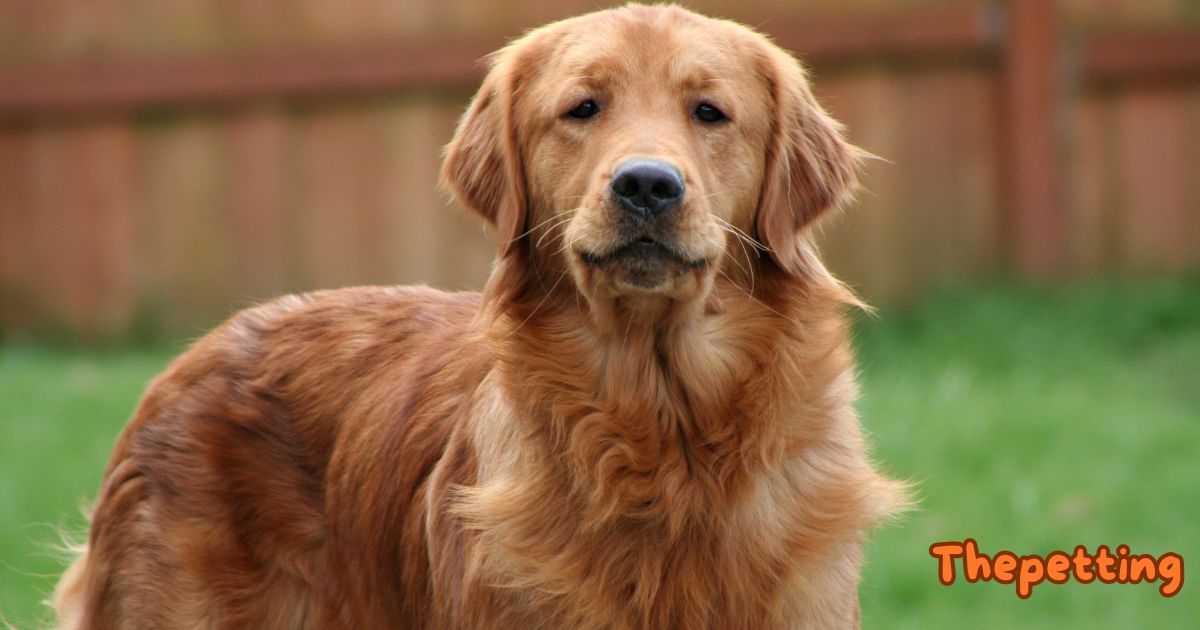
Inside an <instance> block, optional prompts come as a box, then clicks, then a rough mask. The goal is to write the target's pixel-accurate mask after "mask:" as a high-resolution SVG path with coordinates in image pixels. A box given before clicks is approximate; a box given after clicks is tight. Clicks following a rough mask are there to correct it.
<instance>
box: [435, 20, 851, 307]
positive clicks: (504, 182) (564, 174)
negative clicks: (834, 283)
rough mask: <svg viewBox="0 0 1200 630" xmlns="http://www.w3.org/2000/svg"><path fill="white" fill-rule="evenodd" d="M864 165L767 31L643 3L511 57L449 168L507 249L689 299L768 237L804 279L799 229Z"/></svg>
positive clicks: (578, 280)
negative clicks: (764, 33)
mask: <svg viewBox="0 0 1200 630" xmlns="http://www.w3.org/2000/svg"><path fill="white" fill-rule="evenodd" d="M856 161H857V153H856V150H855V149H854V148H853V147H851V146H849V145H848V144H846V143H845V142H844V140H843V139H842V137H841V134H840V131H839V128H838V125H837V123H835V122H834V121H833V120H832V119H830V118H829V117H828V116H827V115H826V114H825V113H824V111H823V110H821V108H820V107H819V106H818V105H817V103H816V102H815V100H814V99H813V97H812V94H811V92H810V90H809V87H808V83H807V79H806V78H805V75H804V73H803V71H802V70H801V68H800V66H799V65H798V64H797V63H796V62H795V60H794V59H792V58H791V57H790V56H789V55H787V54H786V53H784V52H782V51H781V50H779V49H778V48H776V47H775V46H774V45H772V44H771V43H769V42H768V41H767V40H766V39H765V38H763V37H762V36H760V35H757V34H755V33H753V32H751V31H749V30H748V29H746V28H744V27H741V26H739V25H736V24H733V23H730V22H723V21H717V20H711V19H708V18H704V17H701V16H698V15H695V14H693V13H690V12H687V11H685V10H682V9H679V8H677V7H641V6H634V5H631V6H627V7H625V8H622V9H616V10H612V11H604V12H600V13H594V14H591V15H586V16H583V17H580V18H575V19H572V20H567V21H564V22H559V23H557V24H553V25H551V26H548V27H545V28H543V29H540V30H537V31H534V32H532V33H530V34H529V35H527V36H526V37H524V38H523V39H521V40H519V41H517V42H515V43H514V44H512V45H511V46H509V47H508V48H506V49H504V50H502V51H500V52H499V53H497V55H496V56H495V58H494V63H493V67H492V70H491V72H490V73H489V75H488V78H487V79H486V80H485V83H484V85H483V87H482V88H481V89H480V91H479V93H478V94H477V96H476V98H475V101H474V102H473V103H472V106H471V108H470V109H469V110H468V112H467V114H466V115H465V116H464V119H463V122H462V124H461V126H460V128H459V131H458V134H457V135H456V137H455V139H454V141H453V142H452V143H451V144H450V146H449V147H448V152H447V159H446V164H445V167H444V171H443V175H444V178H445V180H446V181H447V182H448V184H449V185H450V186H451V187H452V188H453V189H454V190H456V191H457V192H458V194H459V196H460V197H461V198H462V199H463V200H464V201H465V203H466V204H467V205H468V206H470V207H472V208H474V209H475V210H476V211H478V212H480V213H481V214H483V215H484V216H485V217H486V218H488V220H489V221H491V222H492V223H494V224H495V225H496V227H497V231H498V235H499V238H500V239H501V255H507V254H509V253H511V252H513V251H514V250H515V249H517V248H521V247H525V248H527V251H528V252H529V254H530V258H529V259H530V260H532V261H534V264H536V265H538V267H539V268H541V269H544V270H547V271H549V272H551V273H553V274H554V275H559V276H561V275H563V274H567V273H569V274H570V276H571V277H572V278H573V280H574V282H575V285H576V288H577V289H578V290H579V292H580V293H581V294H582V295H583V296H585V297H587V298H588V299H589V300H596V299H606V298H614V297H618V298H620V297H624V298H638V297H653V298H663V297H665V298H670V299H671V300H691V299H695V298H700V297H703V296H704V295H705V294H706V293H707V291H708V288H709V287H710V286H711V284H712V282H713V281H714V279H716V278H718V277H726V278H728V277H729V276H730V275H731V274H736V273H738V270H739V269H741V270H743V271H745V270H746V266H747V265H752V264H756V263H755V261H753V260H752V259H751V257H752V254H748V248H753V247H755V246H759V245H761V246H762V247H763V248H765V249H766V250H768V251H769V252H770V260H772V261H774V264H776V265H778V266H780V267H782V268H784V269H785V270H788V271H789V272H792V273H798V272H800V271H801V270H800V265H801V264H802V263H801V256H800V254H799V252H797V251H796V248H797V247H798V245H797V239H796V237H797V234H798V232H799V230H801V229H802V228H803V227H804V226H805V225H807V224H808V223H809V222H810V221H811V220H812V219H814V218H815V217H816V216H817V215H818V214H820V213H821V212H823V211H824V210H825V209H827V208H829V207H831V206H834V205H836V204H837V203H839V202H840V201H841V199H842V198H843V197H844V196H845V195H846V194H847V193H848V192H849V190H850V189H851V187H852V185H853V182H854V171H855V166H856ZM739 239H741V242H739ZM627 301H636V299H633V300H627Z"/></svg>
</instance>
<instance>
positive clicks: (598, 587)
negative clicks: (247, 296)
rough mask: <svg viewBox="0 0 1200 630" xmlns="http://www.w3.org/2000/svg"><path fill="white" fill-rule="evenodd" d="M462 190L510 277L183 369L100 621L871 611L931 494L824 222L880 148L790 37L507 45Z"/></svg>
mask: <svg viewBox="0 0 1200 630" xmlns="http://www.w3.org/2000/svg"><path fill="white" fill-rule="evenodd" d="M490 62H491V65H490V70H489V72H488V74H487V77H486V79H485V80H484V82H483V85H482V86H481V87H480V89H479V92H478V93H477V94H476V96H475V98H474V101H473V102H472V103H471V105H470V107H469V109H468V110H467V112H466V113H465V115H464V116H463V119H462V122H461V124H460V125H459V127H458V130H457V133H456V135H455V137H454V138H453V140H452V141H451V142H450V144H449V146H448V147H447V150H446V155H445V162H444V168H443V172H442V175H443V179H444V181H445V184H446V185H447V186H448V187H449V188H450V189H452V190H453V191H454V192H455V193H456V194H457V195H458V197H459V199H461V201H462V202H463V204H464V205H466V206H468V207H469V208H471V209H472V210H474V211H475V212H477V213H478V214H480V215H482V216H483V218H484V219H486V220H487V222H488V223H490V224H491V225H492V226H493V227H494V229H495V232H496V235H497V238H498V241H499V243H500V245H499V252H498V255H497V259H496V263H495V267H494V269H493V272H492V274H491V277H490V279H489V280H488V282H487V284H486V286H485V288H484V290H483V291H482V293H444V292H440V291H436V290H433V289H429V288H424V287H386V288H354V289H344V290H335V291H323V292H317V293H310V294H306V295H300V296H291V297H285V298H283V299H280V300H277V301H275V302H272V303H269V304H266V305H264V306H260V307H257V308H252V309H249V310H246V311H243V312H241V313H238V314H237V315H235V316H233V317H232V318H231V319H230V320H229V321H227V322H226V323H225V324H223V325H222V326H221V327H220V328H218V329H217V330H215V331H214V332H212V333H210V334H209V335H208V336H206V337H204V338H203V339H202V340H200V341H199V342H198V343H196V344H195V345H194V346H193V347H192V348H191V349H190V350H188V351H187V352H186V353H184V354H183V355H182V356H180V357H179V358H178V359H177V360H175V362H174V363H172V364H171V365H170V367H168V368H167V370H166V371H165V372H164V373H163V374H162V375H161V376H159V377H158V378H157V379H156V380H155V381H154V382H153V383H152V384H151V385H150V387H149V389H148V391H147V392H146V394H145V396H144V397H143V399H142V400H141V402H140V404H139V406H138V408H137V411H136V412H135V414H134V417H133V419H132V420H131V421H130V423H129V425H128V427H127V428H126V429H125V431H124V432H123V434H122V435H121V437H120V438H119V440H118V441H117V444H116V447H115V448H114V451H113V454H112V458H111V460H110V462H109V464H108V467H107V470H106V471H105V473H104V481H103V485H102V486H101V488H100V491H99V496H98V498H97V500H96V502H95V505H94V510H93V513H92V515H91V530H90V536H89V540H88V542H87V545H86V548H85V549H84V550H82V551H81V553H80V555H79V557H78V558H77V559H76V560H75V562H74V564H73V565H72V566H71V567H70V568H69V569H68V570H67V572H66V574H65V575H64V576H63V578H62V580H61V582H60V584H59V585H58V589H57V591H56V594H55V605H56V608H57V612H58V616H59V620H60V623H61V624H62V626H63V627H66V628H104V629H117V628H137V629H145V628H285V629H292V628H352V629H361V628H366V629H374V628H380V629H387V628H554V629H559V628H682V629H698V628H747V629H760V628H848V627H855V626H857V625H858V617H859V605H858V598H857V594H856V591H857V585H858V581H859V568H860V564H861V560H862V546H863V542H864V537H865V534H866V532H867V530H868V529H869V528H870V527H871V526H872V525H873V524H875V523H877V522H878V521H879V520H880V519H881V517H884V516H885V515H887V514H889V513H891V512H893V511H895V510H896V509H898V508H899V507H900V506H901V505H902V503H903V489H902V487H901V486H900V485H899V484H897V483H895V482H892V481H888V480H886V479H884V478H883V477H881V476H880V475H878V474H877V473H876V472H875V470H874V469H873V467H872V465H871V462H870V460H869V458H868V455H867V449H866V446H865V444H864V440H863V437H862V433H861V430H860V426H859V423H858V421H857V419H856V416H855V413H854V410H853V408H852V404H853V401H854V398H855V392H856V384H855V375H854V366H853V361H852V355H851V349H850V345H849V343H848V339H847V326H846V322H845V317H846V311H848V310H849V309H851V308H853V307H854V306H855V305H856V304H857V302H856V300H855V298H854V296H853V295H852V293H851V292H850V291H849V290H848V289H846V288H845V287H844V286H843V285H842V284H840V283H839V282H838V281H837V280H836V279H835V278H834V277H833V276H832V275H830V273H829V272H828V271H826V269H825V268H824V267H823V266H822V264H821V261H820V260H819V259H818V257H817V253H816V250H815V249H814V246H813V245H812V242H811V237H810V234H809V232H810V231H811V230H810V229H809V228H810V226H811V225H812V223H813V221H814V220H816V219H817V218H818V217H819V216H821V215H822V214H823V213H825V212H827V211H829V210H830V209H831V208H834V207H836V206H838V205H839V204H840V203H842V202H843V201H845V200H846V198H847V197H848V196H849V195H850V194H851V192H852V190H853V188H854V186H855V181H856V178H855V173H856V170H857V168H858V164H859V162H860V161H861V159H862V156H863V155H864V154H863V153H862V152H861V151H859V150H857V149H855V148H854V147H853V146H851V145H850V144H848V143H847V142H846V140H845V139H844V138H843V136H842V133H841V130H840V127H839V125H838V123H836V122H835V121H834V120H833V119H831V118H830V117H829V116H828V115H827V114H826V113H825V111H824V110H823V109H822V108H821V107H820V105H818V104H817V102H816V100H815V99H814V98H813V94H812V92H811V90H810V87H809V83H808V80H807V78H806V75H805V72H804V71H803V70H802V68H801V66H800V65H799V64H798V63H797V62H796V60H795V59H793V58H792V57H791V56H790V55H788V54H787V53H785V52H783V51H781V50H780V49H779V48H777V47H776V46H775V45H773V44H772V43H771V42H770V41H769V40H768V39H767V38H765V37H763V36H761V35H758V34H756V33H754V32H752V31H751V30H749V29H747V28H745V27H743V26H739V25H737V24H734V23H731V22H725V21H719V20H713V19H708V18H705V17H701V16H699V15H696V14H693V13H690V12H688V11H686V10H683V9H680V8H678V7H673V6H653V7H648V6H637V5H630V6H626V7H623V8H619V9H615V10H608V11H601V12H598V13H594V14H590V15H585V16H582V17H577V18H573V19H568V20H564V21H562V22H558V23H555V24H551V25H549V26H546V27H543V28H540V29H538V30H535V31H532V32H530V33H528V34H527V35H526V36H524V37H523V38H521V39H520V40H518V41H516V42H514V43H512V44H511V45H509V46H507V47H506V48H504V49H503V50H501V51H499V52H497V53H495V54H494V55H493V56H492V57H491V58H490Z"/></svg>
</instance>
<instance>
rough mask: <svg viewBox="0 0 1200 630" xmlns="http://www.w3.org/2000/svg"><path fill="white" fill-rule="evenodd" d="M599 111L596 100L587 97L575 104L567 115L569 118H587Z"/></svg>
mask: <svg viewBox="0 0 1200 630" xmlns="http://www.w3.org/2000/svg"><path fill="white" fill-rule="evenodd" d="M599 113H600V106H599V105H597V104H596V101H593V100H592V99H590V98H589V99H588V100H586V101H584V102H582V103H580V104H578V105H576V106H575V109H572V110H571V111H569V112H567V115H568V116H570V117H571V118H577V119H579V120H587V119H588V118H591V117H592V116H595V115H596V114H599Z"/></svg>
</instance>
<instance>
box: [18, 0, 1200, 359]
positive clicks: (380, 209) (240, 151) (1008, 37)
mask: <svg viewBox="0 0 1200 630" xmlns="http://www.w3.org/2000/svg"><path fill="white" fill-rule="evenodd" d="M690 4H691V5H692V6H694V7H695V8H697V9H698V10H701V11H704V12H707V13H711V14H720V15H726V16H730V17H734V18H737V19H740V20H742V21H744V22H747V23H750V24H753V25H756V26H758V27H759V28H760V29H761V30H763V31H765V32H768V33H770V34H772V35H773V36H774V37H775V38H776V40H777V41H778V42H780V43H781V44H782V45H784V46H785V47H787V48H789V49H792V50H794V51H796V52H798V53H799V54H800V55H801V56H802V57H804V58H805V59H806V60H807V61H808V62H809V63H810V64H811V65H812V66H814V68H815V73H816V77H817V88H818V92H819V93H820V96H821V98H822V100H823V101H824V102H825V103H826V105H827V106H828V107H829V108H830V109H831V110H832V111H833V113H834V114H835V116H837V117H838V118H840V119H841V120H843V121H844V122H846V123H847V125H848V126H849V129H850V135H851V137H852V139H853V140H854V141H855V142H857V143H858V144H860V145H862V146H863V147H865V148H867V149H868V150H870V151H872V152H874V153H876V154H877V155H880V156H883V157H884V158H886V159H887V160H888V161H887V162H876V163H873V164H872V165H871V166H870V168H869V171H868V173H867V174H866V178H865V180H866V184H867V192H866V193H865V194H864V195H863V197H862V198H861V200H860V202H859V203H858V204H857V205H856V206H854V207H853V208H851V209H850V210H849V211H848V212H847V213H846V214H845V215H844V216H843V217H841V218H839V219H838V220H836V221H834V222H832V223H831V224H830V225H829V226H827V228H826V229H825V234H824V243H825V249H826V250H827V252H828V255H829V258H830V260H831V266H832V267H833V268H834V269H835V270H836V271H837V272H839V273H840V274H841V275H842V276H844V277H846V278H847V279H849V280H850V281H851V282H853V283H854V284H856V285H857V286H859V287H860V288H861V289H862V290H863V292H864V293H866V294H867V296H868V297H869V298H872V299H877V300H884V301H887V300H896V299H904V298H906V297H909V296H913V295H918V294H920V292H921V291H922V290H924V289H925V288H927V287H929V286H930V285H933V284H936V283H940V282H945V281H949V280H964V281H969V280H972V279H977V278H981V277H986V276H990V275H994V274H996V273H1002V272H1006V271H1019V272H1023V273H1027V274H1030V275H1033V276H1035V277H1042V278H1051V279H1054V278H1061V277H1066V276H1078V275H1083V274H1090V273H1095V272H1100V271H1108V270H1120V271H1128V272H1132V273H1138V272H1147V271H1156V270H1170V269H1180V268H1184V267H1188V266H1192V265H1195V264H1197V263H1200V26H1197V25H1196V24H1195V23H1189V22H1187V21H1186V15H1185V12H1184V10H1183V9H1181V8H1179V7H1180V6H1182V5H1181V4H1180V3H1176V2H1169V1H1167V0H1162V1H1159V0H1150V1H1147V2H1132V1H1124V0H1069V1H1067V0H1064V1H1062V2H1058V3H1054V2H1048V1H1045V0H1010V1H1007V2H970V1H960V2H934V1H925V2H899V1H891V2H888V1H884V0H873V1H871V0H860V1H858V2H839V3H834V2H815V3H809V4H807V5H804V6H803V7H802V8H794V7H793V6H792V5H791V4H790V3H785V2H781V1H780V2H772V1H771V0H747V1H744V2H739V3H736V5H733V4H730V5H728V6H727V5H725V4H722V3H720V2H716V1H701V0H698V1H696V2H694V3H690ZM1177 5H1179V6H1177ZM591 8H594V5H593V3H590V2H584V1H582V0H572V1H570V2H548V1H547V2H537V3H528V4H521V5H518V6H516V7H512V6H510V5H508V4H507V3H485V2H483V1H482V0H476V1H472V2H466V3H462V4H457V5H454V4H446V3H435V2H423V1H422V2H417V1H413V2H396V1H394V0H388V1H384V0H354V1H353V2H343V3H327V2H318V1H317V0H313V1H312V2H300V3H285V2H282V1H281V0H280V1H275V0H272V1H271V2H262V3H240V2H229V1H226V0H207V1H203V2H149V1H147V0H97V1H96V2H94V3H87V4H83V3H77V2H70V0H45V1H43V2H37V3H33V2H23V1H19V0H18V1H15V2H10V3H8V4H0V331H7V332H8V333H14V334H20V333H22V332H26V331H31V332H46V331H51V332H52V331H69V332H72V333H75V334H80V335H83V336H87V337H106V336H113V335H122V334H127V333H129V332H130V331H131V330H134V329H137V330H142V331H146V330H149V331H158V332H160V333H163V334H169V335H179V334H183V335H191V334H195V333H198V332H200V331H201V330H202V329H203V328H204V327H206V326H208V325H210V324H211V323H212V322H213V321H214V320H215V319H217V318H219V317H222V316H223V315H225V314H227V313H228V312H229V311H230V310H231V309H233V308H236V307H238V306H241V305H245V304H247V303H250V302H253V301H255V300H258V299H262V298H265V297H269V296H271V295H274V294H278V293H281V292H285V291H295V290H302V289H308V288H315V287H328V286H340V285H346V284H355V283H393V282H405V283H407V282H426V283H429V284H434V285H438V286H443V287H449V288H474V287H478V286H479V285H480V284H481V283H482V280H483V278H484V277H485V275H486V273H487V269H488V265H489V261H490V260H491V255H492V245H491V243H490V242H489V241H488V240H487V238H486V237H485V235H484V234H483V231H482V229H481V228H480V227H479V225H478V224H477V223H476V222H475V220H474V219H473V218H471V217H468V216H466V215H465V213H462V212H461V211H458V210H456V209H455V208H454V207H453V206H452V205H451V204H449V203H448V202H447V201H446V200H445V199H444V198H443V197H442V196H441V195H440V194H439V193H438V192H437V191H436V189H435V180H436V172H437V166H438V156H439V153H440V151H439V149H440V146H441V145H442V144H444V143H445V141H446V140H448V139H449V137H450V134H451V131H452V129H453V125H454V122H455V119H456V117H457V115H458V114H459V112H460V111H461V109H462V108H463V106H464V105H465V103H466V100H467V99H468V98H469V96H470V94H471V91H472V89H473V87H474V86H475V84H476V83H477V81H478V80H479V78H480V76H481V67H480V65H479V64H478V63H477V60H478V59H479V57H481V56H482V55H483V54H484V53H486V52H487V51H489V50H492V49H494V48H496V47H498V46H499V45H501V44H502V43H503V41H504V39H505V37H511V36H513V35H517V34H519V33H520V32H521V30H522V29H523V28H525V27H528V26H532V25H536V24H539V23H542V22H545V21H548V20H551V19H555V18H558V17H562V16H564V15H570V14H574V13H579V12H582V11H585V10H589V9H591ZM1114 15H1115V16H1117V17H1115V18H1114V17H1113V16H1114Z"/></svg>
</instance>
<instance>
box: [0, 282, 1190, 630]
mask: <svg viewBox="0 0 1200 630" xmlns="http://www.w3.org/2000/svg"><path fill="white" fill-rule="evenodd" d="M858 343H859V346H860V357H861V364H862V375H863V382H864V388H863V389H864V391H863V400H862V403H861V405H860V409H861V410H862V416H863V423H864V425H866V427H867V429H868V430H869V431H870V432H871V434H872V442H873V443H874V445H875V454H876V457H877V459H878V460H879V461H880V462H882V464H883V465H884V466H885V468H886V469H887V470H888V471H890V472H891V473H892V474H893V475H895V476H898V477H902V478H906V479H910V480H912V481H913V482H915V484H916V487H917V490H918V493H919V495H920V505H919V507H918V508H917V510H916V511H914V512H912V513H910V514H909V515H908V516H906V517H905V518H903V519H902V520H900V521H898V522H896V523H893V524H890V525H887V526H885V527H884V528H882V529H880V530H879V532H878V533H877V534H876V535H875V537H874V538H873V540H872V543H871V545H870V547H869V550H868V566H867V569H866V573H865V576H864V582H863V587H862V602H863V615H864V626H865V627H868V628H954V627H972V626H976V627H985V628H1042V627H1045V628H1060V627H1080V628H1093V627H1097V628H1099V627H1154V628H1185V627H1194V623H1195V620H1196V619H1200V596H1197V595H1196V593H1195V591H1196V589H1197V588H1200V586H1196V585H1192V584H1185V586H1184V587H1183V590H1182V592H1181V593H1180V594H1179V595H1178V596H1176V597H1174V598H1171V599H1164V598H1162V597H1160V596H1159V595H1158V592H1157V588H1156V587H1157V585H1150V584H1140V585H1125V586H1122V585H1102V584H1100V583H1098V582H1097V583H1092V584H1090V585H1079V584H1074V583H1068V584H1067V585H1063V586H1057V585H1052V584H1049V583H1044V584H1042V585H1040V586H1038V587H1036V588H1035V589H1034V592H1033V596H1032V597H1031V598H1030V599H1029V600H1020V599H1018V598H1017V597H1016V595H1015V594H1014V588H1013V586H1011V585H1001V584H996V583H977V584H966V583H963V582H961V581H960V582H958V583H956V584H954V585H953V586H950V587H944V586H941V585H940V584H939V583H938V582H937V579H936V563H935V561H934V559H933V558H931V557H930V556H929V555H928V548H929V545H930V544H932V543H934V542H938V541H946V540H959V541H961V540H962V539H964V538H967V537H972V538H975V539H976V540H978V541H979V544H980V547H981V550H982V551H983V552H985V553H994V552H996V551H997V550H1000V549H1007V550H1011V551H1014V552H1017V553H1018V554H1031V553H1037V554H1042V555H1044V554H1046V553H1048V552H1050V551H1052V550H1056V549H1062V550H1067V551H1070V550H1071V549H1073V548H1074V547H1075V545H1078V544H1084V545H1086V546H1087V547H1088V548H1089V550H1094V548H1095V546H1096V545H1100V544H1106V545H1109V546H1110V547H1111V546H1115V545H1117V544H1119V543H1125V544H1128V545H1130V547H1132V549H1133V551H1134V553H1153V554H1155V555H1158V554H1161V553H1163V552H1166V551H1176V552H1179V553H1181V554H1182V555H1183V556H1184V559H1185V565H1186V564H1187V563H1188V562H1189V561H1200V560H1197V559H1200V542H1197V536H1198V535H1200V534H1198V533H1200V277H1193V278H1189V279H1174V280H1161V281H1151V282H1143V283H1140V284H1137V285H1122V284H1117V283H1093V284H1088V285H1083V286H1076V287H1071V288H1067V289H1058V290H1053V291H1050V290H1035V289H1030V288H1022V287H1018V286H1001V287H996V288H991V289H987V290H966V289H961V290H957V289H956V290H949V291H945V292H943V293H941V294H939V295H937V296H935V297H933V298H931V299H930V300H928V301H926V302H925V303H923V304H921V305H919V306H917V307H916V308H913V309H909V310H903V311H893V310H892V309H884V310H883V311H882V312H881V313H880V317H879V318H877V319H869V320H864V321H863V322H861V325H860V326H859V334H858ZM170 355H171V352H168V351H145V350H124V351H106V352H102V353H91V352H70V351H66V350H61V349H48V348H45V347H36V346H32V347H31V346H14V345H8V346H0V612H2V613H3V614H4V615H5V616H6V617H7V618H8V619H9V620H10V621H12V622H13V623H14V624H16V626H17V627H19V628H26V627H31V626H32V625H34V622H35V621H36V620H38V619H44V616H43V613H42V610H41V608H40V606H39V604H38V602H39V601H40V600H41V599H42V598H43V597H44V595H45V593H46V592H47V591H48V590H49V589H50V587H51V586H52V583H53V576H54V574H55V573H57V572H58V571H59V570H61V564H60V562H59V561H58V560H57V558H56V557H55V554H54V553H53V552H52V551H50V550H49V549H48V547H49V546H50V545H53V544H55V543H57V542H58V533H57V532H58V530H59V528H60V527H61V526H66V527H67V528H68V529H71V528H78V527H79V526H80V524H81V519H80V518H79V516H78V510H77V509H76V506H77V505H78V503H79V501H80V500H81V499H84V498H91V497H92V496H93V495H94V493H95V490H96V485H97V483H98V481H99V479H98V476H99V473H100V471H101V469H102V467H103V465H104V462H105V460H106V458H107V455H108V450H109V448H110V447H111V445H112V442H113V440H114V438H115V437H116V435H117V432H118V431H119V430H120V427H121V426H122V425H123V424H124V422H125V419H126V418H127V417H128V415H129V413H130V412H131V411H132V409H133V406H134V404H135V403H136V400H137V397H138V394H139V392H140V391H141V389H142V387H143V386H144V384H145V382H146V381H147V380H148V379H149V378H150V377H151V376H152V375H153V374H155V373H156V372H157V371H159V370H160V369H162V367H163V366H164V365H165V364H166V362H167V361H168V360H169V358H170Z"/></svg>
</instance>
